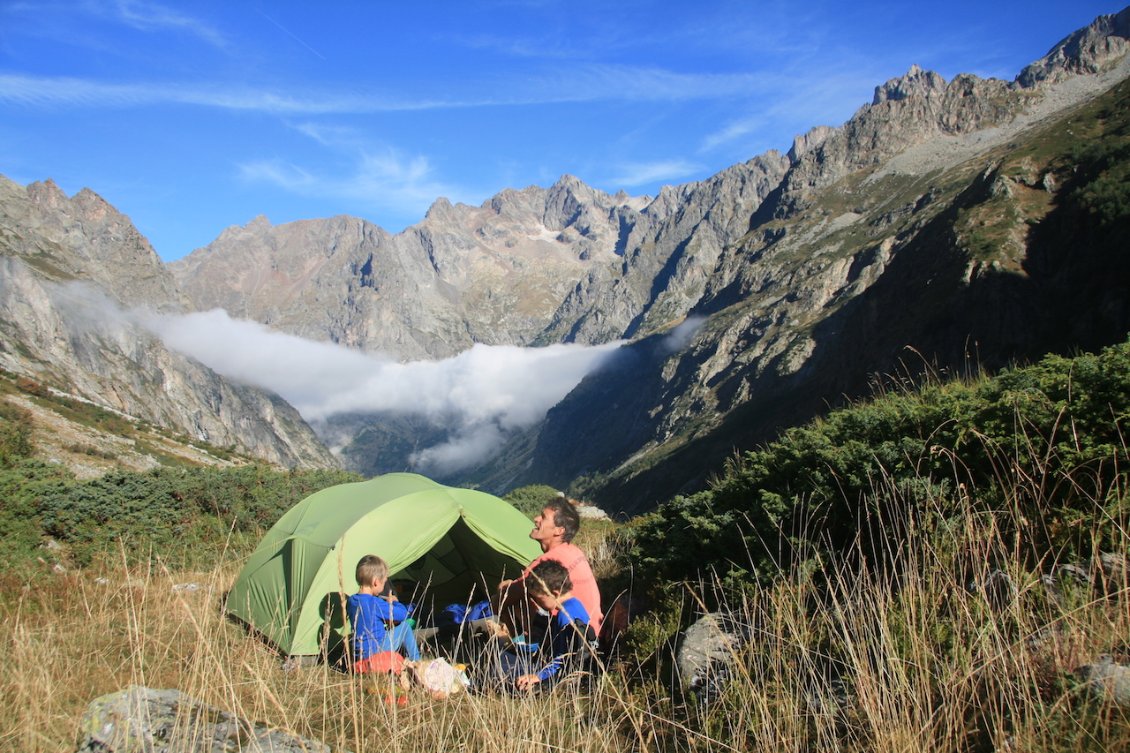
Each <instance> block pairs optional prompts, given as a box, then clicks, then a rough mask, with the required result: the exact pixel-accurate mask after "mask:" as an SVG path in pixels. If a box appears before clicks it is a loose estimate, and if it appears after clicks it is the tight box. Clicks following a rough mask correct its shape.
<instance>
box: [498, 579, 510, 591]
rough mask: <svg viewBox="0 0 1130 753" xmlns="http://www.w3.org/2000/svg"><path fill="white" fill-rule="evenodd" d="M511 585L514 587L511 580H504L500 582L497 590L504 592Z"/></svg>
mask: <svg viewBox="0 0 1130 753" xmlns="http://www.w3.org/2000/svg"><path fill="white" fill-rule="evenodd" d="M512 585H514V581H513V580H511V579H507V580H504V581H502V582H501V583H499V584H498V590H499V591H505V590H506V589H508V588H510V586H512Z"/></svg>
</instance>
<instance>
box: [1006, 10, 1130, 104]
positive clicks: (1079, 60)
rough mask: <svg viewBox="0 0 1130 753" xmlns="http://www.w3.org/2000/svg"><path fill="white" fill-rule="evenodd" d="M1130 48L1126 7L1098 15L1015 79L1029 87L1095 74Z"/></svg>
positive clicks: (1129, 28) (1129, 18)
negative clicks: (1081, 74)
mask: <svg viewBox="0 0 1130 753" xmlns="http://www.w3.org/2000/svg"><path fill="white" fill-rule="evenodd" d="M1128 51H1130V7H1128V8H1124V9H1122V10H1121V11H1120V12H1118V13H1116V14H1114V15H1109V16H1099V17H1098V18H1097V19H1095V21H1094V23H1092V24H1091V25H1090V26H1086V27H1084V28H1082V29H1079V30H1078V31H1076V32H1074V33H1073V34H1070V35H1068V36H1067V37H1066V38H1065V39H1064V40H1063V41H1061V42H1060V43H1059V44H1057V45H1056V46H1055V47H1053V48H1052V49H1051V50H1050V51H1049V52H1048V54H1047V55H1044V57H1042V58H1040V59H1039V60H1037V61H1036V62H1034V63H1032V64H1031V65H1029V66H1028V67H1027V68H1025V69H1024V70H1023V71H1021V73H1020V75H1019V76H1017V78H1016V81H1017V83H1018V84H1020V86H1023V87H1025V88H1031V87H1034V86H1036V85H1037V84H1039V83H1041V82H1043V81H1050V82H1052V83H1054V82H1057V81H1062V80H1063V79H1065V78H1068V77H1070V76H1072V75H1075V74H1079V73H1098V72H1100V71H1102V70H1104V69H1106V68H1107V67H1109V66H1110V65H1112V64H1113V63H1114V62H1116V61H1117V60H1118V59H1120V58H1122V57H1123V56H1125V55H1126V53H1127V52H1128Z"/></svg>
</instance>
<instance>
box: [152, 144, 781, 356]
mask: <svg viewBox="0 0 1130 753" xmlns="http://www.w3.org/2000/svg"><path fill="white" fill-rule="evenodd" d="M787 164H788V163H787V160H786V159H785V158H783V157H781V156H780V155H777V154H773V153H771V154H769V155H766V156H764V157H760V158H757V159H755V160H752V161H750V162H749V163H746V164H744V165H738V166H735V167H733V168H730V169H729V170H726V171H724V172H723V173H720V174H719V175H718V176H715V177H714V178H712V179H710V180H709V181H704V182H702V183H698V184H691V185H688V186H683V187H680V188H678V189H665V190H664V193H663V194H662V195H661V196H659V197H658V198H656V199H655V200H654V201H650V200H648V199H647V198H646V197H645V198H631V197H628V196H627V195H624V194H618V195H616V196H610V195H608V194H605V193H603V192H601V191H598V190H596V189H594V188H591V187H589V186H587V185H585V184H584V183H582V182H581V181H580V180H578V179H577V178H575V177H572V176H564V177H563V178H561V179H560V180H559V181H557V183H555V184H554V185H553V186H551V187H549V188H548V189H542V188H537V187H529V188H525V189H522V190H512V189H508V190H505V191H502V192H501V193H499V194H498V195H496V196H494V197H492V198H491V199H490V200H488V201H487V202H485V203H484V204H483V205H482V206H480V207H469V206H466V205H462V204H459V205H452V204H451V203H450V202H448V201H446V200H445V199H440V200H438V201H437V202H436V203H435V204H434V205H433V206H432V208H431V209H430V210H429V212H428V215H427V217H426V218H425V219H424V220H423V221H422V222H420V223H419V224H417V225H414V226H413V227H411V228H408V229H407V230H405V231H404V232H402V233H399V234H397V235H389V234H387V233H385V232H384V231H382V230H380V229H379V228H377V227H376V226H374V225H371V224H369V223H367V222H365V221H363V220H359V219H354V218H346V217H338V218H333V219H331V220H310V221H305V222H295V223H288V224H285V225H280V226H271V225H269V223H267V222H266V221H265V220H263V219H258V220H256V221H254V222H252V223H251V224H249V225H247V226H245V227H243V228H233V229H229V230H228V231H225V233H224V234H223V235H221V236H220V238H218V239H217V240H216V241H215V242H213V243H212V244H210V245H209V246H208V247H206V248H204V249H200V250H198V251H196V252H194V253H193V254H191V255H189V256H188V257H186V258H185V259H183V260H181V261H178V262H175V263H173V264H171V265H170V269H171V270H172V272H173V274H174V275H175V276H176V278H177V280H178V283H179V285H180V288H181V290H183V291H184V292H185V294H186V295H187V296H188V297H189V298H190V299H191V300H192V301H193V306H194V307H195V308H197V309H208V308H214V307H220V308H223V309H225V310H227V311H228V312H229V313H230V314H232V315H233V316H237V317H244V318H249V319H254V320H256V321H260V322H263V323H266V324H269V325H271V326H272V327H276V328H279V329H282V330H284V331H287V332H291V333H293V334H299V335H302V336H305V337H309V338H313V339H323V340H324V339H328V340H332V341H335V342H341V343H345V344H348V345H350V346H356V347H360V348H363V349H366V350H380V351H384V352H387V353H391V354H393V355H395V356H396V357H398V358H401V359H416V358H437V357H444V356H450V355H453V354H455V353H457V352H460V351H462V350H465V349H466V348H468V347H469V346H470V345H472V344H474V343H485V344H517V345H528V344H543V343H547V342H559V341H572V342H584V343H596V342H606V341H608V340H613V339H617V338H621V337H625V336H632V335H634V334H637V333H639V332H647V331H649V330H651V329H655V328H660V327H663V326H667V325H668V324H669V323H670V322H671V321H677V320H678V319H680V318H682V317H683V316H685V315H686V312H687V311H688V310H689V309H690V307H691V306H693V305H694V304H695V303H696V302H697V300H698V298H699V297H700V296H701V294H702V291H703V290H704V289H705V285H706V278H707V275H708V274H709V271H710V270H711V269H712V268H713V266H714V263H715V260H716V259H717V257H718V255H719V254H720V253H721V250H722V248H723V246H724V245H725V244H726V243H729V242H731V241H733V240H735V239H737V238H739V237H741V235H742V234H744V232H745V231H746V229H747V228H748V224H749V217H750V215H751V214H752V213H753V211H754V210H756V208H757V206H758V205H759V203H760V201H761V199H762V198H763V197H764V196H765V195H766V194H767V193H768V192H769V191H770V190H771V189H772V187H773V186H774V185H776V183H777V181H778V180H779V179H780V176H781V175H783V174H784V170H785V168H786V167H787Z"/></svg>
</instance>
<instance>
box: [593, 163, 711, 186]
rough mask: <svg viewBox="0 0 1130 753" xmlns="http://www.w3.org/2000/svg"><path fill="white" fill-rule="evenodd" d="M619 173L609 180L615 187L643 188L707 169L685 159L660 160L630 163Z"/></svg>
mask: <svg viewBox="0 0 1130 753" xmlns="http://www.w3.org/2000/svg"><path fill="white" fill-rule="evenodd" d="M617 169H618V170H619V172H618V173H616V174H614V175H613V176H612V177H611V178H609V179H608V181H607V182H608V183H610V184H612V185H615V186H627V187H631V186H642V185H644V184H650V183H656V182H662V181H676V180H679V179H682V178H686V177H688V176H691V175H694V174H696V173H699V172H702V171H703V170H705V169H706V168H705V167H704V166H703V165H700V164H698V163H696V162H691V161H689V160H683V159H670V160H659V161H656V162H629V163H625V164H622V165H620V166H619V167H618V168H617Z"/></svg>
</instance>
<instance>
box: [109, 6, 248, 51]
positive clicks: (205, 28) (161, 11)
mask: <svg viewBox="0 0 1130 753" xmlns="http://www.w3.org/2000/svg"><path fill="white" fill-rule="evenodd" d="M88 7H92V8H99V7H101V4H99V3H95V4H93V5H91V6H88ZM107 9H108V11H109V12H110V13H113V14H114V15H115V16H116V17H117V18H118V19H119V20H120V21H121V22H122V23H124V24H126V25H127V26H130V27H131V28H133V29H137V30H138V31H145V32H150V31H164V30H173V31H179V32H185V33H188V34H191V35H193V36H195V37H197V38H198V39H201V40H203V41H204V42H207V43H208V44H210V45H213V46H215V47H219V48H224V47H227V46H228V40H227V38H226V37H225V36H224V35H223V34H222V33H220V31H219V30H217V29H216V28H215V27H213V26H212V25H211V24H208V23H206V22H205V21H202V20H200V19H198V18H195V17H193V16H190V15H188V14H186V13H183V12H181V11H180V10H174V9H172V8H168V7H166V6H164V5H161V4H159V3H151V2H142V0H117V2H115V3H113V4H111V5H110V6H107Z"/></svg>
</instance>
